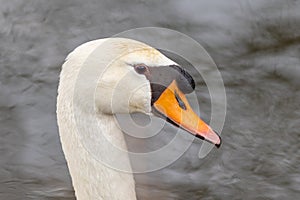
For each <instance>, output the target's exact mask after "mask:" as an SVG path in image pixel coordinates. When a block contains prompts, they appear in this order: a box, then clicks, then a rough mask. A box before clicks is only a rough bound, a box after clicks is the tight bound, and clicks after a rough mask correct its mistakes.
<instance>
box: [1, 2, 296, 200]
mask: <svg viewBox="0 0 300 200" xmlns="http://www.w3.org/2000/svg"><path fill="white" fill-rule="evenodd" d="M0 3H1V6H0V27H1V28H0V40H1V43H0V112H1V114H0V199H5V200H15V199H26V200H27V199H42V200H43V199H51V200H54V199H75V197H74V191H73V189H72V185H71V180H70V177H69V173H68V169H67V166H66V161H65V159H64V156H63V153H62V149H61V145H60V141H59V136H58V130H57V125H56V113H55V110H56V96H57V85H58V78H59V72H60V69H61V65H62V63H63V61H64V59H65V57H66V56H67V54H68V53H69V52H70V51H72V50H73V49H74V48H75V47H76V46H78V45H80V44H82V43H84V42H86V41H89V40H92V39H97V38H103V37H109V36H111V35H113V34H117V33H119V32H121V31H126V30H128V29H132V28H138V27H144V26H156V27H165V28H170V29H174V30H177V31H180V32H182V33H184V34H187V35H188V36H190V37H192V38H193V39H195V40H197V41H198V42H199V43H200V44H202V45H203V46H204V47H205V49H206V50H207V51H208V52H209V54H210V55H211V56H212V58H213V59H214V61H215V62H216V64H217V66H218V67H219V70H220V72H221V74H222V77H223V79H224V84H225V87H226V93H227V100H228V105H227V109H228V110H227V117H226V123H225V127H224V130H223V132H222V138H223V146H222V147H221V149H218V150H214V151H213V152H212V153H211V154H210V156H208V157H207V158H205V159H204V160H199V159H198V158H197V154H198V151H199V145H197V143H196V144H194V145H192V146H191V147H190V149H189V150H188V151H187V152H186V153H185V154H184V155H183V156H182V157H181V158H180V159H179V160H178V161H176V162H175V163H173V164H172V165H171V166H168V167H167V168H165V169H163V170H160V171H157V172H153V173H149V174H146V175H143V176H144V177H143V178H141V176H136V177H135V178H136V183H137V185H136V190H137V195H138V198H139V199H141V200H142V199H207V200H208V199H298V198H299V195H300V167H299V166H300V109H299V108H300V1H297V0H284V1H282V0H253V1H250V0H248V1H243V0H230V1H223V0H211V1H208V0H206V1H204V0H200V1H193V0H159V1H146V0H122V1H115V0H106V1H103V0H102V1H99V0H63V1H62V0H26V1H25V0H11V1H7V0H0ZM205 88H206V86H205V83H202V82H199V83H198V85H197V90H198V91H197V95H198V98H199V102H200V103H201V105H202V108H203V109H204V111H203V112H204V113H206V112H205V109H206V108H205V107H209V106H210V99H209V94H208V92H207V90H206V89H205ZM207 112H208V113H209V112H210V110H209V108H207ZM204 118H206V119H209V114H207V115H204ZM145 176H146V177H147V178H145Z"/></svg>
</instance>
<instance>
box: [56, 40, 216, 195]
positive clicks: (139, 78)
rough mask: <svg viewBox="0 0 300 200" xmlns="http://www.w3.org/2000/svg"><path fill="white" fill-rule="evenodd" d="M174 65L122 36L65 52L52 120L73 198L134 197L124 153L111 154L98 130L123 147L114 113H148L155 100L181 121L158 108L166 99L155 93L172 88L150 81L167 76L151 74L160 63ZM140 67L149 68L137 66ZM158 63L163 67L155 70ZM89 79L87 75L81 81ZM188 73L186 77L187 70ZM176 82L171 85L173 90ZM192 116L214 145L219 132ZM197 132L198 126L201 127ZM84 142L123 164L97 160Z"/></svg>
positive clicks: (132, 180) (156, 53) (181, 96)
mask: <svg viewBox="0 0 300 200" xmlns="http://www.w3.org/2000/svg"><path fill="white" fill-rule="evenodd" d="M175 65H177V64H176V63H175V62H174V61H172V60H170V59H169V58H167V57H165V56H164V55H163V54H161V53H160V52H159V51H157V50H156V49H154V48H152V47H150V46H148V45H146V44H143V43H141V42H138V41H134V40H130V39H124V38H113V39H100V40H95V41H91V42H88V43H85V44H83V45H81V46H79V47H77V48H76V49H75V50H74V51H73V52H72V53H70V54H69V56H68V57H67V59H66V61H65V63H64V65H63V67H62V71H61V74H60V83H59V88H58V98H57V120H58V127H59V133H60V139H61V144H62V148H63V152H64V154H65V157H66V161H67V164H68V168H69V171H70V175H71V177H72V183H73V187H74V190H75V195H76V198H77V199H79V200H88V199H105V200H106V199H111V200H123V199H126V200H134V199H136V193H135V184H134V178H133V175H132V173H131V172H132V170H131V165H130V161H129V158H128V155H126V153H123V154H118V156H112V155H115V154H112V152H111V151H110V149H109V148H108V147H107V144H106V141H104V140H103V138H102V136H104V137H105V138H106V139H107V140H108V141H109V142H110V143H112V144H113V145H115V146H117V147H118V148H120V149H123V150H126V149H127V147H126V143H125V140H124V136H123V133H122V131H121V130H120V128H119V126H118V125H117V124H116V122H115V120H114V116H113V115H114V114H116V113H133V112H142V113H145V114H151V112H152V111H153V109H154V108H153V107H155V106H156V107H155V108H156V110H158V111H159V112H161V113H163V115H165V116H167V117H168V116H169V115H170V116H171V119H173V118H174V120H173V121H174V123H177V124H179V125H180V121H179V122H178V119H177V118H176V117H173V116H172V115H176V113H175V114H174V113H173V111H172V110H168V109H166V111H165V112H164V111H163V110H162V109H161V105H165V102H164V99H161V97H160V96H168V95H170V94H173V93H172V92H171V93H170V92H169V93H170V94H168V93H167V92H165V88H164V89H162V88H161V87H158V86H157V85H155V83H154V82H155V81H158V82H159V81H162V80H163V81H165V80H166V79H162V78H157V79H155V77H156V76H159V75H161V74H162V73H163V72H164V71H165V70H166V69H169V68H166V67H161V68H160V67H159V66H175ZM148 66H151V67H148ZM145 68H146V70H148V71H142V70H144V69H145ZM173 68H174V69H175V72H176V73H177V72H180V70H178V69H177V68H176V67H173ZM173 68H172V70H173ZM84 69H88V70H87V73H86V74H87V75H86V77H85V78H80V76H84V75H82V71H83V70H84ZM158 69H162V71H160V72H159V73H158V72H157V70H158ZM172 70H171V71H172ZM173 71H174V70H173ZM96 72H97V73H96ZM175 72H174V73H175ZM99 74H100V78H99ZM176 76H177V75H176ZM185 76H186V75H185ZM88 79H92V80H91V81H90V82H89V81H86V80H88ZM187 79H189V77H188V76H187ZM151 81H152V82H151ZM120 82H121V83H122V84H120ZM178 82H179V79H178V80H177V84H176V81H173V82H172V84H170V83H169V82H168V84H170V85H172V87H175V86H176V85H179V86H180V84H178ZM192 83H193V82H191V80H185V82H184V83H183V84H181V85H182V86H181V87H179V88H184V87H183V86H184V84H187V85H189V84H192ZM91 85H94V86H95V87H93V86H91ZM176 88H177V87H175V89H174V91H175V90H176V91H177V89H176ZM153 90H158V92H156V93H155V92H154V91H153ZM170 91H171V90H170ZM172 91H173V90H172ZM176 91H175V92H176ZM178 91H179V92H177V93H179V94H177V93H176V95H179V97H178V96H176V99H177V101H178V104H179V103H181V104H184V103H185V105H184V106H186V107H187V108H186V107H185V108H186V109H185V110H189V109H190V107H189V105H188V103H187V100H186V99H185V97H184V94H183V93H181V92H180V90H178ZM91 92H92V93H91ZM90 94H94V96H91V95H90ZM162 94H164V95H162ZM166 98H168V97H166ZM178 98H179V100H178ZM91 99H92V103H93V106H91V105H88V104H89V103H87V102H91ZM174 99H175V98H174ZM174 102H175V100H174ZM168 104H169V103H168ZM176 104H177V103H176ZM180 106H181V107H182V105H180V104H179V107H178V106H177V107H178V108H180ZM172 109H174V108H172ZM189 112H190V111H189ZM76 116H77V118H76ZM192 116H194V115H193V114H192ZM78 119H79V120H80V121H83V126H82V127H81V128H78ZM197 120H198V121H197V124H200V125H201V127H202V129H201V130H205V131H206V132H207V135H201V137H202V138H204V139H207V140H209V141H211V142H213V143H215V144H216V145H219V144H220V142H221V141H220V139H219V138H218V136H216V135H215V134H214V133H213V131H211V129H210V128H209V127H208V126H204V125H203V124H202V122H201V121H199V119H197ZM200 122H201V123H200ZM91 124H96V125H97V126H96V127H97V129H93V128H91V127H92V125H91ZM192 126H194V125H193V124H191V122H188V120H186V122H183V127H184V129H186V130H187V131H189V132H191V133H195V134H198V133H196V132H197V130H196V129H195V128H194V129H193V128H190V127H192ZM199 127H200V126H198V129H199ZM205 131H204V132H205ZM198 132H199V133H200V132H201V131H200V129H199V130H198ZM84 137H87V138H88V140H86V142H83V138H84ZM87 145H88V146H91V148H92V149H93V152H94V153H95V155H99V157H101V159H102V158H103V159H104V158H105V159H107V160H109V161H112V162H113V161H114V160H118V162H119V163H121V164H120V165H122V169H124V170H121V171H120V170H118V169H113V168H111V167H108V166H107V165H105V164H104V163H102V162H99V159H97V157H95V156H93V155H91V152H90V151H89V150H88V149H87V148H86V146H87ZM106 147H107V148H106ZM122 171H125V172H122Z"/></svg>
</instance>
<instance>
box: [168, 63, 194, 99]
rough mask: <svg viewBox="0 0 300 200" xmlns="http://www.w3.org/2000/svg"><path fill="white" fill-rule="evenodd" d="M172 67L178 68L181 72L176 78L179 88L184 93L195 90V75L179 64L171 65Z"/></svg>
mask: <svg viewBox="0 0 300 200" xmlns="http://www.w3.org/2000/svg"><path fill="white" fill-rule="evenodd" d="M170 67H171V68H173V69H175V70H177V71H178V72H179V74H180V76H177V78H176V81H177V84H178V87H179V89H180V90H181V91H182V92H183V93H184V94H188V93H191V92H193V91H194V89H195V81H194V79H193V77H192V76H191V75H190V74H189V73H188V72H187V71H185V70H184V69H183V68H181V67H179V66H178V65H170Z"/></svg>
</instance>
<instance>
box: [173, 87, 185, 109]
mask: <svg viewBox="0 0 300 200" xmlns="http://www.w3.org/2000/svg"><path fill="white" fill-rule="evenodd" d="M175 98H176V101H177V103H178V105H179V106H180V108H182V109H183V110H186V106H185V104H184V102H183V101H182V99H181V98H180V96H179V95H178V94H177V92H176V90H175Z"/></svg>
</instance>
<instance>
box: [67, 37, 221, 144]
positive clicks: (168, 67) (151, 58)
mask: <svg viewBox="0 0 300 200" xmlns="http://www.w3.org/2000/svg"><path fill="white" fill-rule="evenodd" d="M84 45H85V44H84ZM84 45H83V47H79V50H75V54H76V51H84V48H93V52H92V53H91V54H90V55H89V56H88V57H87V58H86V59H87V62H85V64H86V65H89V66H91V65H92V68H95V69H98V70H99V69H100V68H101V69H100V72H99V73H98V74H99V78H97V83H96V85H97V86H96V90H95V107H96V109H97V111H98V112H101V113H104V114H118V113H134V112H142V113H145V114H148V115H152V114H154V115H156V116H159V117H164V118H166V119H167V120H168V122H170V123H172V124H173V125H176V126H178V127H180V128H182V129H184V130H186V131H187V132H189V133H192V134H193V135H195V136H197V137H199V138H201V139H204V140H207V141H208V142H211V143H213V144H215V145H216V146H217V147H219V146H220V145H221V138H220V137H219V135H218V134H217V133H215V132H214V131H213V130H212V129H211V128H210V127H209V126H208V125H207V124H206V123H205V122H203V121H202V120H201V119H200V118H199V117H198V116H197V115H196V114H195V112H194V111H193V109H192V108H191V106H190V105H189V102H188V100H187V98H186V96H185V94H188V93H191V92H193V91H194V89H195V82H194V80H193V78H192V76H191V75H190V74H189V73H188V72H187V71H186V70H184V69H183V68H182V67H181V66H179V65H178V64H177V63H176V62H174V61H172V60H171V59H169V58H167V57H166V56H164V55H163V54H162V53H160V52H159V51H158V50H156V49H154V48H152V47H150V46H148V45H146V44H144V43H141V42H138V41H135V40H130V39H124V38H112V39H102V40H98V41H94V42H92V43H90V44H89V45H86V46H89V47H84ZM80 48H81V50H80ZM72 57H74V55H73V56H72Z"/></svg>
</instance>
